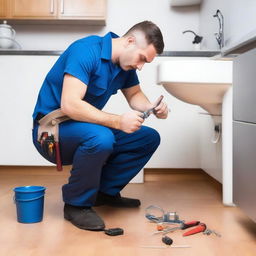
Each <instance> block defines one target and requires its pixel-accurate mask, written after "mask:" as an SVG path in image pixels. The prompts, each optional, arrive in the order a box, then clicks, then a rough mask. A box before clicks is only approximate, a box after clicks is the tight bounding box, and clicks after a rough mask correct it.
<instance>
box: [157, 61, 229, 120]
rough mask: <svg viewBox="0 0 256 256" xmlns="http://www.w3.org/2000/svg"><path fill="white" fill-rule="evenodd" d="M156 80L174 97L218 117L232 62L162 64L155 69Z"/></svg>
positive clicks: (170, 62) (167, 62)
mask: <svg viewBox="0 0 256 256" xmlns="http://www.w3.org/2000/svg"><path fill="white" fill-rule="evenodd" d="M157 79H158V80H157V83H158V84H161V85H163V86H164V88H165V89H166V90H167V91H168V92H169V93H170V94H172V95H173V96H175V97H176V98H178V99H180V100H182V101H184V102H187V103H190V104H195V105H199V106H201V107H202V108H203V109H205V110H206V111H208V112H209V113H210V114H212V115H221V106H222V100H223V96H224V94H225V92H226V91H227V90H228V88H229V87H230V86H231V84H232V61H219V60H202V59H200V60H170V61H165V62H162V63H161V64H159V66H158V78H157Z"/></svg>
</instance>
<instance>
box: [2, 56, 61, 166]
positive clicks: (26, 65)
mask: <svg viewBox="0 0 256 256" xmlns="http://www.w3.org/2000/svg"><path fill="white" fill-rule="evenodd" d="M57 58H58V56H22V55H19V56H17V55H11V56H8V55H6V56H1V58H0V67H1V68H0V85H1V86H0V117H1V125H0V134H1V142H0V145H1V154H0V165H46V166H47V165H52V164H51V163H50V162H48V161H46V160H45V159H44V158H43V157H42V156H41V155H40V154H39V153H38V152H37V151H36V149H35V147H34V145H33V143H32V113H33V109H34V106H35V103H36V99H37V95H38V91H39V90H40V87H41V85H42V82H43V80H44V78H45V75H46V74H47V72H48V71H49V70H50V68H51V67H52V65H53V64H54V62H55V61H56V60H57Z"/></svg>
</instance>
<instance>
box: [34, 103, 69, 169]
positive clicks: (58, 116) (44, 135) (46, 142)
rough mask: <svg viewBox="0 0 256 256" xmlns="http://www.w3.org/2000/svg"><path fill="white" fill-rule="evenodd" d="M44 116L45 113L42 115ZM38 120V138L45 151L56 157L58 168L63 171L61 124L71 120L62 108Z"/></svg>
mask: <svg viewBox="0 0 256 256" xmlns="http://www.w3.org/2000/svg"><path fill="white" fill-rule="evenodd" d="M42 116H43V115H42ZM36 119H39V120H38V123H39V126H38V132H37V140H38V142H39V143H40V144H41V147H42V149H43V151H44V152H45V153H46V154H47V155H48V156H50V157H55V159H56V165H57V170H58V171H62V162H61V156H60V146H59V124H60V123H62V122H64V121H67V120H70V118H69V117H68V116H67V115H65V114H64V113H63V112H62V111H61V109H60V108H59V109H56V110H54V111H52V112H50V113H48V114H47V115H45V116H43V117H42V118H40V116H37V118H36Z"/></svg>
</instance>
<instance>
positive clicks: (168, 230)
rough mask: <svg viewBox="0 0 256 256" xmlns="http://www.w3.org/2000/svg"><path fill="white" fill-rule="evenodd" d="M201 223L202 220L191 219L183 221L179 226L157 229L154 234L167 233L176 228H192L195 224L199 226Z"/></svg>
mask: <svg viewBox="0 0 256 256" xmlns="http://www.w3.org/2000/svg"><path fill="white" fill-rule="evenodd" d="M199 224H200V221H190V222H185V223H184V222H183V223H181V224H180V225H179V226H178V227H173V228H166V229H163V230H160V231H156V232H154V233H153V235H155V234H163V235H165V234H167V233H169V232H173V231H175V230H179V229H181V230H184V229H187V228H191V227H194V226H197V225H199Z"/></svg>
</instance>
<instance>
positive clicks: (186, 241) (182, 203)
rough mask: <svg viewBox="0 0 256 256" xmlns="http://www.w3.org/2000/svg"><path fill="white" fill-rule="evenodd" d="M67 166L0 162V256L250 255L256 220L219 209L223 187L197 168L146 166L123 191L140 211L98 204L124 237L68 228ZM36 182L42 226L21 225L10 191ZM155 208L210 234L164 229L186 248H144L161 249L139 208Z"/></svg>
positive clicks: (255, 239) (255, 247) (254, 242)
mask: <svg viewBox="0 0 256 256" xmlns="http://www.w3.org/2000/svg"><path fill="white" fill-rule="evenodd" d="M67 177H68V169H65V170H64V171H63V172H61V173H59V172H56V171H55V169H53V168H39V167H19V168H17V167H16V168H12V167H0V227H1V230H0V255H1V256H9V255H14V256H41V255H42V256H45V255H54V256H58V255H63V256H66V255H70V256H76V255H77V256H83V255H86V256H91V255H93V256H117V255H118V256H128V255H129V256H130V255H132V256H137V255H138V256H143V255H145V256H151V255H152V256H156V255H161V256H165V255H175V256H183V255H184V256H213V255H214V256H226V255H227V256H229V255H232V256H255V255H256V224H255V223H254V222H252V221H251V220H250V219H249V218H248V217H247V216H246V215H245V214H244V213H243V212H242V211H241V210H240V209H239V208H236V207H225V206H223V205H222V200H221V186H220V184H218V183H217V182H215V181H213V179H212V178H210V177H209V176H208V175H206V174H204V173H203V172H200V171H190V172H188V171H182V172H171V173H170V172H168V173H164V172H163V171H162V172H161V171H159V173H158V174H155V173H154V172H153V173H152V172H149V171H146V175H145V179H146V180H145V183H144V184H128V186H127V187H126V188H125V189H124V191H123V195H125V196H131V197H135V198H140V199H141V201H142V205H141V207H140V208H139V209H115V208H111V207H104V206H101V207H97V208H95V209H97V212H98V214H99V215H100V216H102V218H103V219H104V220H105V223H106V226H107V227H108V228H114V227H121V228H123V229H124V232H125V233H124V235H123V236H117V237H110V236H107V235H105V234H104V233H103V232H90V231H85V230H80V229H78V228H76V227H74V226H73V225H72V224H71V223H70V222H68V221H66V220H64V219H63V202H62V198H61V186H62V184H64V183H66V180H67ZM24 185H41V186H45V187H46V188H47V190H46V195H45V211H44V219H43V221H42V222H40V223H35V224H21V223H18V222H17V220H16V208H15V207H16V206H15V204H14V203H13V195H14V193H13V190H12V189H13V188H14V187H16V186H24ZM152 204H153V205H158V206H161V207H163V208H164V209H165V210H166V211H171V212H174V211H176V212H177V213H178V214H179V216H180V218H181V219H183V220H186V221H191V220H199V221H201V222H204V223H206V225H207V226H208V227H209V228H210V229H215V230H216V231H218V232H219V233H221V235H222V237H221V238H219V237H217V236H215V235H210V236H207V235H203V234H202V233H200V234H196V235H193V236H188V237H183V236H182V233H183V232H184V231H181V230H179V231H175V232H174V233H171V234H169V236H170V237H171V238H172V239H173V241H174V244H176V245H190V246H191V247H190V248H172V247H167V248H163V249H160V248H159V249H152V248H143V246H162V245H163V244H162V242H161V236H160V235H155V236H153V235H152V232H154V231H155V228H156V227H155V224H154V223H150V222H149V221H148V220H147V219H146V218H145V208H146V207H147V206H149V205H152Z"/></svg>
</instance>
